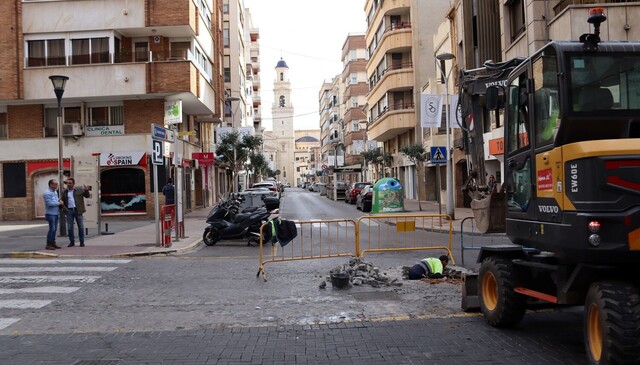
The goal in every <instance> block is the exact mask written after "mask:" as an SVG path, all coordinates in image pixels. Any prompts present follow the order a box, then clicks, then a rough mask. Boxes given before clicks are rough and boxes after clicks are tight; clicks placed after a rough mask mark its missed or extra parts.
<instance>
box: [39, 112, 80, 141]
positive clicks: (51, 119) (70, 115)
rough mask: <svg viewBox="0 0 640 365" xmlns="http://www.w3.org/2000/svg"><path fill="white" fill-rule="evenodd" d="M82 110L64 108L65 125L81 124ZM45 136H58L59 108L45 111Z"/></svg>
mask: <svg viewBox="0 0 640 365" xmlns="http://www.w3.org/2000/svg"><path fill="white" fill-rule="evenodd" d="M80 114H81V108H80V107H79V106H76V107H64V108H62V122H63V123H80V119H81V118H80ZM44 136H45V137H57V136H58V108H45V110H44Z"/></svg>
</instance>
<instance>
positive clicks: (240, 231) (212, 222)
mask: <svg viewBox="0 0 640 365" xmlns="http://www.w3.org/2000/svg"><path fill="white" fill-rule="evenodd" d="M233 211H234V209H233V208H231V207H230V206H229V205H228V204H226V203H221V204H218V205H216V206H215V207H213V209H211V212H209V215H208V216H207V228H205V229H204V233H203V235H202V240H203V242H204V244H205V245H207V246H213V245H215V244H216V243H218V241H220V240H223V239H238V238H247V239H248V242H247V244H248V245H249V246H251V245H252V243H259V242H260V227H261V226H262V225H263V224H264V223H265V222H267V221H268V220H269V217H270V216H271V215H272V214H278V210H277V209H276V210H273V211H268V210H266V209H258V210H255V211H252V212H247V213H238V214H235V216H234V217H233V218H230V215H231V214H233V213H232V212H233Z"/></svg>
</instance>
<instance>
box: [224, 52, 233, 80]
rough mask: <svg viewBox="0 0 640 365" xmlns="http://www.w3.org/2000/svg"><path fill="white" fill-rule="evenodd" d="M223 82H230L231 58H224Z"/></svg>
mask: <svg viewBox="0 0 640 365" xmlns="http://www.w3.org/2000/svg"><path fill="white" fill-rule="evenodd" d="M223 63H224V82H231V58H230V56H224V60H223Z"/></svg>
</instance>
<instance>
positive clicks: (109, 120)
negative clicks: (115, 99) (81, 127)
mask: <svg viewBox="0 0 640 365" xmlns="http://www.w3.org/2000/svg"><path fill="white" fill-rule="evenodd" d="M123 124H124V108H123V107H122V106H96V107H89V108H87V125H89V126H107V125H123Z"/></svg>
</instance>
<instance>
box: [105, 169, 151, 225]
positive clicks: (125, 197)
mask: <svg viewBox="0 0 640 365" xmlns="http://www.w3.org/2000/svg"><path fill="white" fill-rule="evenodd" d="M100 189H101V202H100V203H101V204H100V213H101V214H102V215H113V214H129V215H131V214H146V213H147V205H146V193H145V185H144V170H141V169H138V168H130V167H118V168H112V169H108V170H104V171H102V172H101V173H100Z"/></svg>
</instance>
